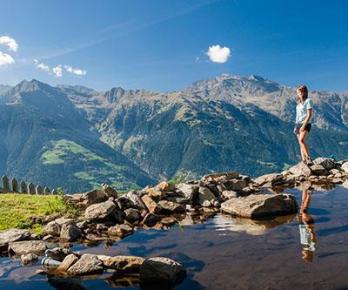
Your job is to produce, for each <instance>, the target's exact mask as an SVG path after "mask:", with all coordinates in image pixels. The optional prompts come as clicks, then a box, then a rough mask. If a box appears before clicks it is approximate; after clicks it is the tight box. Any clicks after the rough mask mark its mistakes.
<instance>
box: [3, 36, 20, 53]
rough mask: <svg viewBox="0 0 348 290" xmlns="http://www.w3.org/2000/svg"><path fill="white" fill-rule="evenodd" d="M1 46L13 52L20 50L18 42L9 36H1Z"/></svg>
mask: <svg viewBox="0 0 348 290" xmlns="http://www.w3.org/2000/svg"><path fill="white" fill-rule="evenodd" d="M0 45H5V46H7V48H8V50H11V51H17V50H18V43H17V41H16V40H15V39H13V38H11V37H9V36H7V35H3V36H0Z"/></svg>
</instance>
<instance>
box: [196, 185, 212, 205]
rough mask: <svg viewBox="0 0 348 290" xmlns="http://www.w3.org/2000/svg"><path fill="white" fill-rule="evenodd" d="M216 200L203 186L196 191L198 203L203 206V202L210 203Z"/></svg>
mask: <svg viewBox="0 0 348 290" xmlns="http://www.w3.org/2000/svg"><path fill="white" fill-rule="evenodd" d="M215 199H216V197H215V195H214V193H213V192H212V191H211V190H210V189H209V188H208V187H205V186H200V187H199V189H198V203H199V204H200V205H203V203H204V201H206V200H207V201H209V202H212V201H214V200H215Z"/></svg>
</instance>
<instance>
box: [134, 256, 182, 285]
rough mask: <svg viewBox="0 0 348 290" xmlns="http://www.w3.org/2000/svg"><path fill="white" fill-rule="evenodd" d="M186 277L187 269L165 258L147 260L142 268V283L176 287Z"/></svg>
mask: <svg viewBox="0 0 348 290" xmlns="http://www.w3.org/2000/svg"><path fill="white" fill-rule="evenodd" d="M185 277H186V270H185V268H184V267H183V266H182V265H181V264H180V263H178V262H176V261H174V260H172V259H169V258H165V257H154V258H149V259H146V260H145V261H144V262H143V263H142V265H141V267H140V282H141V283H144V284H147V283H164V284H168V285H175V284H177V283H179V282H181V281H182V280H183V279H184V278H185Z"/></svg>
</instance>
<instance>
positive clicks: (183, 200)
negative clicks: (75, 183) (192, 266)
mask: <svg viewBox="0 0 348 290" xmlns="http://www.w3.org/2000/svg"><path fill="white" fill-rule="evenodd" d="M302 183H309V185H308V186H312V187H314V188H315V187H316V186H317V185H318V186H319V185H320V186H323V185H324V186H328V187H329V186H331V185H335V184H344V185H345V186H347V183H348V160H342V161H335V160H333V159H330V158H323V157H319V158H317V159H315V160H314V164H313V165H311V166H307V165H306V164H304V163H303V162H300V163H298V164H296V165H295V166H293V167H291V168H289V169H288V170H286V171H283V172H281V173H272V174H267V175H263V176H260V177H258V178H256V179H251V178H250V177H249V176H245V175H241V174H239V173H237V172H224V173H214V174H208V175H205V176H203V177H202V178H201V179H200V180H192V181H188V182H185V183H179V184H170V183H168V182H166V181H163V182H161V183H159V184H157V185H156V186H154V187H145V188H143V189H141V190H138V191H130V192H128V193H127V194H125V195H122V196H120V195H119V194H118V192H117V191H116V190H115V189H113V188H111V187H109V186H107V185H103V187H102V189H99V190H92V191H89V192H85V193H76V194H71V195H67V196H65V197H64V198H65V200H66V202H68V203H71V204H73V205H74V206H76V207H78V208H79V209H80V212H81V215H80V216H79V217H78V218H69V217H54V216H51V217H49V218H48V219H47V220H46V221H45V227H44V234H43V235H41V236H36V235H33V234H31V233H30V232H29V231H28V230H20V229H10V230H8V231H5V232H2V233H0V251H1V253H2V255H8V256H15V257H21V261H22V263H23V264H24V265H26V264H30V263H33V262H35V261H36V260H37V259H38V257H39V256H42V255H44V254H45V258H44V260H43V265H44V272H45V273H46V274H48V275H57V276H81V275H90V274H100V273H103V271H105V270H107V271H115V272H118V273H127V274H137V275H139V277H140V281H141V282H142V283H147V282H149V283H152V282H154V281H155V282H156V281H157V282H158V281H162V282H163V281H164V282H165V283H168V284H170V285H173V284H176V283H179V282H180V281H181V280H182V279H183V278H184V277H185V275H186V272H185V269H184V268H183V266H182V265H181V264H179V263H178V262H176V261H173V260H170V259H168V258H165V257H152V258H148V259H143V258H142V257H134V256H113V257H110V256H102V255H92V254H80V253H73V252H71V251H70V250H69V248H70V244H69V243H84V244H87V245H93V244H96V243H98V242H100V241H106V242H108V243H114V242H117V241H118V240H120V239H122V238H124V237H126V236H128V235H130V234H132V233H133V232H134V231H135V230H137V229H139V228H144V229H147V228H156V229H167V228H169V227H170V226H172V225H174V224H178V223H179V224H185V223H186V222H187V220H190V221H193V222H194V223H199V222H204V221H205V220H206V219H208V218H210V217H212V216H214V215H215V214H217V213H219V212H223V213H226V214H230V215H232V216H238V217H243V218H251V219H265V218H271V217H275V216H279V215H287V214H292V213H296V212H297V209H298V205H297V201H296V198H295V197H294V196H293V195H291V194H285V193H283V190H284V189H285V188H289V187H296V186H298V185H300V184H302ZM59 243H65V244H63V245H65V246H66V247H56V246H57V244H59Z"/></svg>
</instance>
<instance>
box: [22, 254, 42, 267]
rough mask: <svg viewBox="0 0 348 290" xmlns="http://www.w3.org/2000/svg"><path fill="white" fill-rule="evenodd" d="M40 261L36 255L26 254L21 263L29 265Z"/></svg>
mask: <svg viewBox="0 0 348 290" xmlns="http://www.w3.org/2000/svg"><path fill="white" fill-rule="evenodd" d="M37 259H38V256H37V255H36V254H34V253H29V254H24V255H21V262H22V264H23V265H28V264H31V263H33V262H36V261H37Z"/></svg>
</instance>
